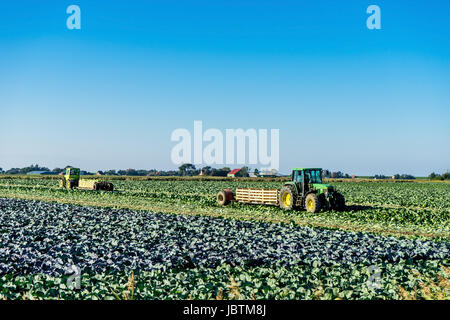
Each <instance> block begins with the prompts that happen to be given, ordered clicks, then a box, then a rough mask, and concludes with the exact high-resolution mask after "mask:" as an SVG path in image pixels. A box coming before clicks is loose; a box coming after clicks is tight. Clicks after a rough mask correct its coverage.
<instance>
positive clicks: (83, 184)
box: [59, 167, 114, 191]
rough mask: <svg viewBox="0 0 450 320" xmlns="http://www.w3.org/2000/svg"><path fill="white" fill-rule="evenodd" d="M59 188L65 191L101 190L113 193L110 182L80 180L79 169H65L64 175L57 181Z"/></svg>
mask: <svg viewBox="0 0 450 320" xmlns="http://www.w3.org/2000/svg"><path fill="white" fill-rule="evenodd" d="M59 186H60V187H61V188H66V189H75V188H76V189H84V190H103V191H114V185H113V184H112V183H110V182H106V181H100V180H98V179H80V169H78V168H71V167H68V168H66V173H65V175H63V177H62V179H61V180H60V181H59Z"/></svg>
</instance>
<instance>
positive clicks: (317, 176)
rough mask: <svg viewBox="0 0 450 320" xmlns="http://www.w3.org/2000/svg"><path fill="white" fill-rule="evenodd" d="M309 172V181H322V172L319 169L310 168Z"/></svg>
mask: <svg viewBox="0 0 450 320" xmlns="http://www.w3.org/2000/svg"><path fill="white" fill-rule="evenodd" d="M308 173H309V174H310V180H309V181H310V182H311V183H322V172H321V171H320V170H311V171H310V172H308Z"/></svg>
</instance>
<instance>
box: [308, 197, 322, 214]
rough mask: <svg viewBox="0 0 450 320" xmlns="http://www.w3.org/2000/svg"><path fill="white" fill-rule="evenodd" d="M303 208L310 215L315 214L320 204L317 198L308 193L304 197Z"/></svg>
mask: <svg viewBox="0 0 450 320" xmlns="http://www.w3.org/2000/svg"><path fill="white" fill-rule="evenodd" d="M305 208H306V211H308V212H311V213H317V212H319V210H320V202H319V197H318V196H317V194H315V193H310V194H308V195H307V196H306V199H305Z"/></svg>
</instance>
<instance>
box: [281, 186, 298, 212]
mask: <svg viewBox="0 0 450 320" xmlns="http://www.w3.org/2000/svg"><path fill="white" fill-rule="evenodd" d="M278 202H279V204H280V208H281V209H284V210H292V209H295V205H296V203H297V191H296V190H295V188H294V187H293V186H291V185H285V186H283V187H282V188H281V190H280V198H279V199H278Z"/></svg>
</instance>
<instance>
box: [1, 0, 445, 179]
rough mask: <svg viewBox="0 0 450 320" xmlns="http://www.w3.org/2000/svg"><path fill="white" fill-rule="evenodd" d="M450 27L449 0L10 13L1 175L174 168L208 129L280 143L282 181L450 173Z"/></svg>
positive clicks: (189, 4) (4, 47) (4, 48)
mask: <svg viewBox="0 0 450 320" xmlns="http://www.w3.org/2000/svg"><path fill="white" fill-rule="evenodd" d="M70 4H77V5H79V6H80V8H81V18H82V22H81V23H82V29H81V30H68V29H67V28H66V19H67V17H68V15H67V14H66V8H67V7H68V6H69V5H70ZM370 4H377V5H379V6H380V8H381V18H382V22H381V24H382V30H368V29H367V28H366V19H367V17H368V14H366V8H367V7H368V6H369V5H370ZM449 15H450V2H448V1H412V0H408V1H361V0H360V1H331V0H330V1H324V0H318V1H261V0H258V1H256V0H255V1H213V0H205V1H195V0H192V1H167V0H165V1H75V0H73V1H61V0H60V1H20V0H17V1H2V2H1V3H0V167H2V168H4V169H9V168H10V167H22V166H27V165H29V164H32V163H38V164H41V165H46V166H49V167H51V168H53V167H57V166H59V167H61V166H65V165H67V164H72V165H76V166H79V167H81V168H83V169H88V170H96V169H110V168H111V169H125V168H143V169H151V168H161V169H169V168H174V167H175V166H174V165H173V164H172V163H171V161H170V151H171V149H172V147H173V146H174V143H173V142H171V141H170V135H171V132H172V131H173V130H174V129H176V128H187V129H190V130H192V128H193V121H194V120H203V126H204V127H205V128H206V129H207V128H218V129H221V130H225V129H226V128H244V129H246V128H256V129H258V128H267V129H270V128H278V129H280V169H281V171H282V172H288V171H289V169H290V168H291V167H297V166H320V167H325V168H329V169H332V170H341V171H345V172H348V173H355V174H360V175H366V174H376V173H382V174H392V173H397V172H399V173H410V174H415V175H426V174H429V173H430V172H431V171H441V172H442V171H445V170H446V169H450V147H449V146H450V143H449V141H450V125H449V124H450V23H449Z"/></svg>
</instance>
